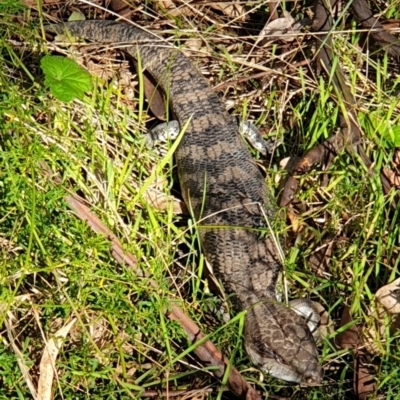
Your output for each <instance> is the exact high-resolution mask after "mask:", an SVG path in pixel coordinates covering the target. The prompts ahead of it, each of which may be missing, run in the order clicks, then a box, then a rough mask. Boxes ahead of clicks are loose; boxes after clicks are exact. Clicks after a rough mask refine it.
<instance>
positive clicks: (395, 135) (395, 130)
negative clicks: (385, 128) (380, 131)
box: [392, 125, 400, 147]
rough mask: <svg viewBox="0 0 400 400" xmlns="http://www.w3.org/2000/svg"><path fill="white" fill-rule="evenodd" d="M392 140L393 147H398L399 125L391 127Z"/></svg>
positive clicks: (399, 137)
mask: <svg viewBox="0 0 400 400" xmlns="http://www.w3.org/2000/svg"><path fill="white" fill-rule="evenodd" d="M392 131H393V142H394V146H395V147H400V125H397V126H394V127H393V130H392Z"/></svg>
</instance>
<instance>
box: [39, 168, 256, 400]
mask: <svg viewBox="0 0 400 400" xmlns="http://www.w3.org/2000/svg"><path fill="white" fill-rule="evenodd" d="M41 166H42V169H43V170H44V172H45V173H46V174H47V175H48V176H49V178H50V179H52V181H53V182H54V183H56V184H58V185H59V184H60V183H61V179H60V177H59V176H58V175H55V174H53V173H52V171H51V169H50V168H49V167H48V166H47V165H46V164H45V163H44V162H42V163H41ZM64 199H65V201H66V203H67V204H68V206H69V207H70V208H71V209H72V210H73V212H74V213H75V214H76V216H77V217H78V218H79V219H81V220H83V221H86V223H87V224H88V225H89V226H90V228H92V230H93V231H94V232H96V233H98V234H100V235H103V236H105V237H106V238H107V239H108V240H109V241H110V243H111V253H112V256H113V257H114V259H115V260H116V261H117V262H118V263H120V264H122V265H128V266H129V267H131V268H132V269H133V270H134V271H135V273H136V274H137V275H138V276H141V277H147V278H148V282H149V284H150V285H152V286H153V287H155V288H156V287H157V283H156V282H155V281H154V280H153V279H150V278H149V277H148V274H147V273H146V272H143V271H142V270H141V269H140V268H138V265H137V260H136V258H135V257H134V255H133V254H131V253H129V252H128V251H126V250H124V249H123V247H122V244H121V242H120V240H119V239H118V237H117V236H116V235H115V234H114V233H113V232H112V231H111V230H110V229H109V228H107V226H105V225H104V223H103V222H102V221H101V220H100V218H99V217H97V215H96V214H94V213H93V212H92V211H91V210H90V208H89V207H88V206H87V205H86V204H85V200H84V199H82V198H81V197H79V196H78V195H76V194H75V193H71V194H68V195H66V196H65V197H64ZM169 304H170V307H169V310H168V311H167V316H168V318H170V319H171V320H172V321H177V322H178V323H179V324H180V325H181V326H182V328H183V329H184V330H185V332H186V334H187V335H188V338H189V340H190V341H191V342H192V343H193V344H196V343H197V342H200V341H204V340H205V339H204V338H205V335H204V333H203V332H201V330H200V328H199V327H198V326H197V325H196V324H195V322H194V321H192V320H191V319H190V318H189V317H188V316H187V315H186V314H185V313H184V311H183V310H182V309H181V308H180V307H179V306H178V305H177V304H176V302H175V301H174V300H173V299H170V300H169ZM193 351H194V353H195V354H196V355H197V357H198V358H199V359H200V360H201V362H202V363H203V364H205V365H207V366H215V367H216V368H215V369H214V370H213V371H212V373H213V374H214V375H215V376H216V377H217V378H222V377H223V376H224V375H225V373H226V371H227V370H228V369H229V374H228V379H227V383H226V385H227V387H228V389H229V390H231V391H232V392H233V393H234V394H235V395H236V396H237V397H239V398H240V399H246V400H261V398H260V396H259V395H258V393H257V392H256V391H255V390H254V389H253V388H252V387H251V386H250V385H249V384H248V383H247V382H246V381H245V380H244V379H243V377H242V376H241V375H240V373H239V371H238V370H237V369H236V368H235V367H233V366H232V365H229V360H228V359H226V358H225V357H224V356H223V354H222V353H221V352H220V351H219V350H218V349H217V347H216V346H215V345H214V344H213V343H212V342H211V341H210V340H208V339H207V340H205V341H204V342H203V343H201V344H199V345H198V346H196V347H195V349H194V350H193Z"/></svg>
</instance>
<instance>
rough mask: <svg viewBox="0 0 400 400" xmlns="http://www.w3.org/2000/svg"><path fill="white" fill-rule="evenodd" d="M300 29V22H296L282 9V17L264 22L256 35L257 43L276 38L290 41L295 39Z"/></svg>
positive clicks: (262, 43)
mask: <svg viewBox="0 0 400 400" xmlns="http://www.w3.org/2000/svg"><path fill="white" fill-rule="evenodd" d="M300 29H301V24H300V22H296V20H295V19H294V18H293V17H292V16H291V15H290V13H289V12H287V11H285V10H284V11H283V17H282V18H277V19H275V20H273V21H268V22H267V23H266V24H265V26H264V28H263V29H262V30H261V32H260V33H259V35H258V40H257V43H258V44H259V45H260V46H263V45H264V44H265V43H266V42H267V41H270V40H272V41H274V40H277V39H280V40H283V41H284V42H292V41H293V40H294V39H296V37H297V34H298V33H299V32H300ZM257 43H256V44H257Z"/></svg>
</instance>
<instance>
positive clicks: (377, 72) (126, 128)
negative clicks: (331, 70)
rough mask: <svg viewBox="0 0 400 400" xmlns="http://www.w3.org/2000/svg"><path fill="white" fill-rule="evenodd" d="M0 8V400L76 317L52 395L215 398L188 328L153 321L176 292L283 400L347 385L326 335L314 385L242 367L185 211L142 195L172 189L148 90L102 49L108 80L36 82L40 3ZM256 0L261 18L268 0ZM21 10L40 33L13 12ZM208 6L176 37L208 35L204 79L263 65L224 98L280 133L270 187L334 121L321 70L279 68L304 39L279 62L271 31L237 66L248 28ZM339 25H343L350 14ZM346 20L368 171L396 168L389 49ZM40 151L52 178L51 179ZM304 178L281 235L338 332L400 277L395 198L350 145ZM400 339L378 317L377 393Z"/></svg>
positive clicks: (25, 392)
mask: <svg viewBox="0 0 400 400" xmlns="http://www.w3.org/2000/svg"><path fill="white" fill-rule="evenodd" d="M395 5H396V3H395V2H394V1H393V7H391V8H387V9H386V11H385V12H386V15H387V16H388V17H391V18H399V16H398V15H396V11H395V10H394V9H395ZM0 7H1V8H0V12H1V13H2V19H3V20H2V23H1V24H0V29H1V35H0V36H1V39H0V40H1V44H2V46H1V52H2V57H1V58H0V63H1V71H2V72H1V73H0V96H1V103H0V115H1V117H0V132H1V133H0V139H1V140H0V165H1V169H0V250H1V258H0V282H1V289H0V309H1V312H0V319H1V322H2V324H1V326H2V328H3V329H2V331H1V339H2V340H1V341H0V399H5V398H7V399H24V398H31V394H30V391H29V389H28V380H27V379H26V377H24V376H23V375H22V373H21V368H20V366H21V364H22V365H25V366H26V367H27V368H28V370H29V373H30V376H31V378H32V382H33V385H34V386H35V385H36V384H37V381H38V378H39V364H40V359H41V356H42V352H43V349H44V346H45V343H46V342H47V341H48V340H50V338H51V337H52V335H54V333H55V332H56V331H57V330H58V329H60V328H61V327H62V326H64V325H65V324H66V323H68V322H69V321H71V320H72V319H73V318H76V322H75V325H74V326H73V328H72V329H71V331H70V332H69V334H68V336H67V337H66V339H65V341H64V344H63V346H62V348H61V350H60V354H59V356H58V358H57V376H56V379H55V381H54V394H55V397H57V398H64V399H81V398H82V399H83V398H89V397H90V398H107V399H108V398H109V399H113V398H118V399H125V398H126V399H130V398H137V397H139V396H143V397H154V395H155V393H159V394H160V395H161V396H167V393H170V394H171V393H173V392H174V391H179V390H185V389H186V390H193V392H191V395H192V396H194V395H195V394H196V393H197V392H198V393H200V394H201V391H202V390H204V393H205V394H204V395H207V396H209V397H210V398H217V397H221V396H225V394H224V392H223V386H221V385H220V384H219V382H217V381H216V380H215V379H213V378H210V374H209V373H208V372H207V368H206V367H204V366H201V365H200V364H199V363H198V362H197V360H196V359H195V358H193V357H192V355H191V354H190V353H187V352H186V350H187V349H188V348H190V344H188V343H187V341H186V339H185V335H184V333H183V332H182V329H181V328H180V327H179V326H178V325H177V323H175V322H172V321H170V320H169V319H167V318H166V317H165V315H164V311H165V308H166V299H167V298H174V299H176V300H177V301H179V303H180V305H181V306H182V307H183V308H184V310H185V312H186V313H187V314H188V315H189V316H190V317H191V318H192V319H193V320H195V321H196V322H197V323H198V324H199V326H201V328H202V330H203V331H204V332H205V333H207V334H210V337H211V339H212V340H213V341H214V342H215V344H216V345H217V346H218V347H219V348H220V349H221V350H222V351H223V352H224V353H225V354H226V355H227V357H228V358H229V359H230V360H232V363H234V365H235V366H236V367H237V368H238V369H239V370H240V371H241V372H242V373H243V375H244V376H245V377H246V379H247V380H248V381H249V382H252V383H254V385H255V386H256V388H257V390H260V391H264V392H267V393H271V394H276V395H279V396H286V397H290V398H292V399H313V398H328V397H329V398H338V399H339V398H340V399H341V398H351V397H350V393H351V388H352V384H353V383H352V371H353V360H352V357H351V355H350V354H349V351H348V350H339V349H337V348H336V347H335V346H334V345H333V344H332V343H329V342H328V341H325V343H324V345H323V346H322V347H321V353H322V360H323V365H324V368H325V379H324V383H323V385H322V386H320V387H316V388H299V387H297V386H293V385H290V384H285V383H283V382H279V381H276V380H273V379H272V378H270V377H261V375H260V373H259V372H257V371H255V370H254V369H253V368H252V367H251V364H250V362H249V360H248V358H247V356H246V354H245V352H244V350H243V347H242V342H241V336H240V334H239V333H240V332H241V329H242V323H243V319H242V316H239V317H237V318H234V319H232V320H231V321H230V322H228V323H226V324H224V323H223V322H222V315H221V313H220V311H219V300H218V298H217V296H216V295H213V294H212V292H211V290H210V289H209V287H208V283H207V281H206V280H204V279H203V277H202V273H201V272H202V271H203V270H204V269H205V268H206V267H205V265H204V260H203V258H202V256H201V255H200V254H199V252H198V238H197V234H196V230H195V229H194V227H193V222H192V221H190V219H188V218H187V217H185V216H181V215H177V214H176V213H174V212H173V210H172V205H171V204H169V205H168V207H166V208H165V209H164V210H160V209H158V208H157V207H154V205H152V204H151V202H150V200H149V197H148V191H146V189H151V190H153V193H158V194H161V195H162V196H167V195H170V194H171V193H172V194H173V195H175V196H179V194H177V185H176V177H175V174H174V169H173V163H172V157H171V156H172V150H173V149H172V150H171V149H170V150H169V151H168V150H167V152H166V155H165V156H160V155H158V154H157V153H156V152H155V151H153V150H149V149H147V148H146V146H145V144H144V139H143V131H144V130H145V128H146V126H148V124H149V122H148V121H147V119H148V118H149V115H148V110H147V109H146V106H143V104H144V103H143V102H142V100H141V99H142V98H143V91H142V86H141V85H140V83H138V84H136V86H135V87H136V89H138V91H137V92H136V93H135V95H134V96H131V97H129V96H128V94H129V88H127V87H126V86H124V84H123V82H122V84H121V82H119V83H120V84H118V82H117V80H119V81H121V80H122V76H123V75H124V74H127V71H126V68H127V67H126V63H123V62H122V63H121V62H119V63H117V64H116V67H115V64H112V63H111V61H110V62H109V60H111V59H112V58H113V57H114V55H113V54H112V53H103V54H101V55H100V57H98V58H97V60H96V58H95V61H96V62H97V61H98V60H99V58H101V59H102V60H101V61H102V64H100V65H103V66H104V68H106V67H107V68H109V67H110V65H114V69H117V71H114V72H112V74H113V75H114V76H115V77H116V78H115V79H116V81H115V82H111V83H110V84H107V83H106V82H105V81H106V80H107V79H106V80H102V79H97V80H96V81H95V89H94V90H93V92H92V93H87V94H86V96H85V97H84V98H83V100H81V101H78V100H77V101H73V102H71V103H68V104H65V103H61V102H59V101H57V100H55V99H54V98H52V97H51V95H50V93H49V91H48V89H47V88H46V87H44V85H43V76H42V74H41V71H40V69H39V65H40V59H41V57H42V56H44V54H45V53H46V47H45V43H43V42H42V41H41V40H40V35H39V30H38V29H37V28H36V27H37V26H38V24H39V17H38V15H37V14H36V13H35V12H34V11H33V10H30V11H29V10H28V9H26V8H22V7H17V6H16V4H15V2H9V3H7V2H3V3H2V5H1V6H0ZM7 7H8V8H7ZM254 7H256V6H254ZM257 7H258V9H259V11H258V13H259V15H262V12H265V7H263V6H260V5H257ZM82 10H84V11H85V10H86V9H85V8H84V6H82ZM43 11H45V12H49V11H50V10H49V9H45V8H44V9H43ZM149 12H150V10H149ZM15 15H19V17H20V18H21V19H22V20H24V21H27V22H28V23H29V24H30V26H34V27H35V29H29V28H28V27H27V26H24V25H23V24H21V23H17V22H16V19H15V18H14V17H15ZM160 18H161V19H162V20H164V21H165V17H163V16H162V15H161V16H160ZM191 18H193V19H191ZM208 18H211V20H212V21H214V25H213V26H212V28H213V29H206V27H207V26H209V25H208V24H209V23H210V22H207V24H206V23H205V22H204V21H203V20H202V19H201V14H197V15H196V16H191V17H185V18H183V17H179V18H177V20H176V21H175V20H173V19H170V20H169V22H168V23H169V24H170V26H174V24H175V23H176V24H177V25H179V26H180V28H181V30H180V31H178V30H175V33H176V35H180V37H179V39H180V41H181V42H182V43H184V39H185V38H186V37H197V30H199V31H200V30H201V31H202V37H203V39H204V40H206V41H207V43H208V47H207V48H205V47H204V48H203V47H202V48H201V51H197V50H188V52H189V53H190V56H191V57H192V58H193V59H194V60H195V62H196V64H197V65H198V67H199V68H200V69H201V70H202V71H203V72H205V73H206V76H207V77H209V78H210V79H211V82H212V84H213V85H216V84H218V83H225V82H229V81H231V80H234V79H238V78H241V77H243V76H252V75H253V74H257V73H259V72H262V71H264V72H265V73H266V74H268V73H270V75H266V76H267V77H266V78H264V79H249V80H248V81H245V82H242V83H239V84H235V83H233V84H232V85H231V86H229V87H228V88H227V89H225V90H224V92H223V93H222V94H223V95H224V99H225V100H227V99H229V100H230V101H231V106H232V107H231V108H232V110H233V111H235V112H236V113H237V114H238V115H241V116H242V115H243V116H245V117H251V119H253V120H255V121H257V122H258V123H259V124H262V125H261V127H262V128H264V129H265V130H266V131H267V133H268V134H269V136H271V137H278V138H279V139H280V140H281V141H282V142H283V144H282V146H280V147H279V148H278V149H277V151H276V154H275V156H274V158H273V160H272V161H270V160H267V161H265V162H264V163H263V162H262V161H260V164H263V166H264V167H265V168H268V171H269V175H268V178H267V179H268V183H269V185H270V186H271V188H272V189H271V190H272V191H273V193H274V194H277V193H278V187H277V184H276V179H277V178H278V177H279V176H280V175H282V172H281V169H280V167H279V161H280V160H281V159H283V158H284V157H287V156H289V155H294V154H296V155H302V154H304V153H305V152H306V151H307V150H308V149H311V148H313V147H314V146H315V145H316V144H317V143H319V142H321V141H323V140H324V139H326V138H328V137H330V136H331V135H332V134H333V132H334V131H335V129H336V128H335V127H336V126H337V105H336V103H335V101H333V100H332V93H331V90H332V89H331V87H329V86H328V85H327V84H326V79H325V78H324V77H323V76H312V75H310V74H309V73H308V71H307V69H306V68H304V67H301V66H299V67H297V69H296V70H294V69H293V67H291V65H293V64H294V62H296V61H297V59H301V57H303V56H302V55H301V52H300V51H298V52H296V53H297V55H296V57H297V58H296V57H294V56H293V57H294V58H293V59H292V58H289V57H292V55H290V56H287V58H284V56H282V53H281V52H280V51H279V46H278V47H276V46H273V45H271V46H270V47H267V48H266V49H265V50H264V53H263V55H262V56H261V55H260V56H259V57H260V58H259V59H258V60H254V59H251V60H250V61H249V60H247V61H246V62H241V61H243V60H244V59H245V58H246V55H245V54H246V53H245V51H246V49H250V48H251V46H252V42H250V43H249V42H247V41H246V39H245V38H243V37H235V36H233V35H234V32H236V31H234V30H233V28H232V26H241V27H242V28H243V29H244V25H241V24H243V23H242V22H240V21H235V22H232V23H231V26H230V23H229V21H230V19H229V18H226V17H225V18H224V16H223V15H222V16H221V13H218V12H216V11H214V12H211V14H209V15H208ZM147 23H148V22H146V24H147ZM254 23H255V29H256V28H257V25H256V23H257V21H255V22H254ZM341 24H343V21H342V20H341V21H340V22H339V23H338V26H337V29H338V30H344V28H346V26H344V25H343V26H342V25H341ZM195 27H197V30H196V29H195ZM203 28H204V29H203ZM259 28H260V27H259ZM185 29H186V31H185ZM185 32H188V33H187V34H186V33H185ZM346 32H348V33H345V34H341V35H335V46H336V47H335V52H336V54H337V55H338V62H340V63H341V65H343V67H344V68H345V72H346V79H347V82H348V83H349V84H350V85H351V90H352V92H353V93H354V94H355V95H356V98H357V101H358V114H359V120H360V123H361V124H362V128H363V133H364V137H363V147H364V149H365V150H366V152H367V154H368V155H369V157H370V158H371V159H373V160H374V162H375V164H374V166H373V168H374V170H375V171H380V170H381V168H382V167H388V168H390V166H391V162H392V161H393V157H394V153H395V149H394V148H393V146H390V145H388V140H389V139H388V135H389V136H390V134H391V132H392V133H393V128H395V127H397V126H399V115H400V112H399V111H400V110H399V106H398V97H397V92H398V87H399V83H400V82H399V78H398V76H396V73H395V71H396V70H395V68H394V66H393V64H392V62H391V61H390V60H389V59H388V58H387V57H386V56H371V57H369V56H367V55H366V54H365V53H362V52H360V50H359V49H358V47H357V38H358V36H359V33H358V32H357V31H356V30H355V29H354V28H353V29H352V30H348V31H346ZM235 35H236V33H235ZM243 36H245V35H243ZM227 37H229V40H227V39H226V38H227ZM290 46H291V48H297V47H299V46H303V47H304V46H305V45H303V44H301V43H298V44H295V45H294V44H292V45H290ZM303 47H302V48H303ZM92 49H93V47H92ZM302 51H303V50H302ZM94 52H95V50H94ZM201 53H202V54H201ZM283 53H284V52H283ZM243 54H244V55H243ZM198 55H202V57H198ZM242 55H243V57H242ZM252 55H254V52H253V53H252ZM255 55H257V52H255ZM94 57H96V55H94ZM241 57H242V59H241ZM299 57H300V58H299ZM282 60H283V61H282ZM360 66H361V67H360ZM366 67H368V71H367V72H364V70H363V69H362V68H366ZM121 68H122V72H121ZM271 68H276V69H277V71H278V72H273V70H271ZM222 71H223V72H222ZM271 71H272V72H271ZM294 71H296V72H294ZM393 71H394V72H393ZM132 79H133V80H135V77H134V76H133V77H132ZM135 82H136V80H135ZM121 86H122V87H123V89H121ZM124 90H125V91H124ZM127 93H128V94H127ZM138 104H141V106H140V107H139V106H137V105H138ZM243 110H245V111H243ZM255 157H256V158H258V159H259V155H257V154H255ZM43 162H44V163H46V165H47V166H48V167H49V168H50V169H51V171H52V172H53V174H55V175H57V176H59V177H60V179H61V183H60V184H56V183H54V180H52V179H50V178H49V175H48V173H46V172H45V170H44V169H43ZM323 179H325V183H326V184H325V186H321V180H323ZM300 188H301V190H300V191H299V192H298V196H299V198H300V200H301V201H302V203H303V205H304V207H303V210H302V211H301V212H300V211H299V210H295V211H296V216H295V219H292V223H293V226H297V227H298V229H297V231H296V233H295V234H294V233H293V227H288V226H286V227H283V228H282V229H284V230H286V231H287V232H288V233H287V235H286V240H287V244H288V251H287V277H288V281H289V286H290V297H293V298H295V297H311V298H313V299H314V300H317V301H320V302H321V303H322V304H323V305H324V307H325V308H326V309H327V310H328V311H329V313H330V316H331V318H332V319H333V320H334V322H335V323H336V328H337V330H336V332H335V333H333V334H332V337H336V338H337V336H338V334H339V333H340V332H341V331H345V330H346V329H347V328H348V327H349V326H350V325H352V323H350V324H347V325H345V328H346V329H345V328H344V327H342V328H340V327H339V325H340V324H339V322H340V318H341V315H342V309H343V306H348V307H350V309H351V312H352V316H353V319H354V321H356V322H357V324H358V325H359V326H364V327H366V328H365V329H367V327H373V326H376V324H378V325H379V324H380V323H377V321H376V318H375V317H374V314H373V313H372V314H371V312H370V309H371V307H373V304H374V293H375V292H376V290H377V289H378V288H380V287H381V286H383V285H385V284H387V283H389V282H391V281H393V280H394V279H396V278H397V277H398V275H399V273H398V263H399V261H398V260H399V259H400V258H399V254H398V253H399V233H400V232H399V225H398V223H397V221H398V208H397V209H395V210H393V209H392V208H391V207H390V204H391V200H392V198H391V197H390V196H384V195H383V193H382V190H381V185H380V182H379V179H378V178H377V175H376V174H375V175H371V174H368V171H366V169H365V168H364V166H363V164H362V162H361V161H360V160H359V159H358V158H356V157H354V156H352V155H349V154H348V153H346V152H343V153H342V154H339V155H338V156H337V157H336V158H335V159H334V160H333V163H332V164H331V165H330V166H329V168H328V170H327V171H324V172H321V169H320V168H319V167H318V166H317V167H315V168H313V169H312V170H311V171H310V172H308V173H307V174H305V175H304V176H302V177H301V178H300ZM69 192H76V193H78V194H79V195H81V196H82V197H84V198H85V199H86V201H87V203H88V204H89V205H90V206H91V209H92V211H93V212H95V213H96V214H97V216H98V217H99V218H100V219H101V220H102V221H103V222H104V223H105V224H106V225H107V226H108V227H109V228H110V229H111V230H112V231H113V232H114V233H115V234H117V236H118V237H119V239H120V240H121V242H122V243H123V246H124V248H125V249H126V250H127V251H129V252H131V253H132V254H133V255H134V256H135V257H136V259H137V263H138V267H139V268H140V269H142V270H143V271H147V272H148V273H149V274H150V276H151V277H152V278H153V279H154V280H155V281H156V282H157V284H158V289H154V288H153V287H152V286H151V285H149V281H148V279H146V278H141V277H139V276H138V275H137V273H136V272H135V271H134V270H133V269H132V268H130V267H128V266H121V265H119V264H118V263H117V262H116V261H115V260H114V259H113V257H112V255H111V249H110V244H109V242H108V240H107V239H106V238H104V237H102V236H100V235H97V234H95V233H94V232H92V230H91V229H90V228H89V227H88V226H87V224H86V223H85V222H83V221H81V220H79V219H78V218H77V217H76V216H75V215H74V214H73V213H72V212H71V210H70V209H69V208H68V207H67V205H66V203H65V199H64V198H65V195H66V194H67V193H69ZM332 244H333V245H334V246H333V247H332V254H330V256H329V258H326V256H325V258H324V256H323V255H322V257H323V258H324V259H325V261H326V264H327V265H323V266H322V267H321V266H320V267H318V268H317V267H316V264H315V263H313V262H312V260H313V257H314V258H315V257H318V256H319V255H321V252H320V248H326V247H327V246H330V245H332ZM397 336H398V334H397V333H396V332H390V330H389V321H388V320H386V332H385V334H384V336H383V337H380V338H378V339H376V340H377V341H378V340H381V342H379V343H378V342H377V344H379V349H380V350H379V353H378V354H376V355H375V357H373V363H374V366H375V367H374V368H375V374H374V375H373V379H375V380H376V382H377V388H376V390H375V393H374V395H373V396H374V397H372V398H388V399H396V398H398V397H396V396H398V395H397V392H398V386H399V384H400V380H399V378H398V370H399V365H400V364H399V362H398V360H399V357H400V351H399V350H398V348H397V342H398V340H397ZM201 371H203V372H201ZM198 395H199V394H198Z"/></svg>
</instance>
